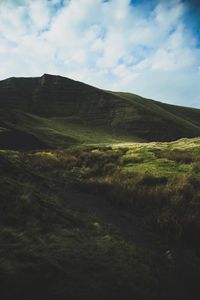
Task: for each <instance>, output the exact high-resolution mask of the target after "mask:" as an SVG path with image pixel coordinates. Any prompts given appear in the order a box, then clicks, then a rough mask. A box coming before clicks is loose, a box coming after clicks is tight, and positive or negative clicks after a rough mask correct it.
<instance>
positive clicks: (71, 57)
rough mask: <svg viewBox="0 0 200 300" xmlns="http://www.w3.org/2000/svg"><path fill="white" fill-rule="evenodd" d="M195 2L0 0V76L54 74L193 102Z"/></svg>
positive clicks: (197, 51) (199, 57)
mask: <svg viewBox="0 0 200 300" xmlns="http://www.w3.org/2000/svg"><path fill="white" fill-rule="evenodd" d="M198 3H199V1H198V0H193V1H192V0H190V1H189V0H188V1H183V0H165V1H164V0H0V79H4V78H7V77H11V76H41V75H42V74H43V73H50V74H59V75H63V76H67V77H70V78H73V79H76V80H80V81H84V82H86V83H89V84H92V85H95V86H97V87H101V88H104V89H111V90H117V91H129V92H133V93H136V94H140V95H142V96H145V97H148V98H153V99H156V100H161V101H164V102H169V103H176V104H181V105H186V106H194V107H199V108H200V8H199V5H198Z"/></svg>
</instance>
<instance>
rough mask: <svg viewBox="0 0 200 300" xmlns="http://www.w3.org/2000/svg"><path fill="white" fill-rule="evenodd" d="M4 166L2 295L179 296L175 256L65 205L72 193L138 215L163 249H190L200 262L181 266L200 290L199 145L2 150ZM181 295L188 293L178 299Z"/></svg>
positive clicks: (0, 186) (192, 259) (0, 194)
mask: <svg viewBox="0 0 200 300" xmlns="http://www.w3.org/2000/svg"><path fill="white" fill-rule="evenodd" d="M0 164H1V169H0V172H1V174H0V175H1V177H0V244H1V248H0V257H1V258H0V279H1V289H0V292H1V293H2V299H13V298H14V297H16V298H17V297H21V298H24V299H36V297H37V299H43V298H44V297H45V298H46V299H66V298H67V297H68V298H69V299H80V298H82V299H94V298H96V299H157V298H159V299H165V298H164V296H163V295H165V297H166V299H167V296H168V295H173V293H174V294H176V292H177V291H175V290H174V291H173V288H174V289H176V287H173V285H172V286H170V287H171V289H172V290H171V291H168V290H167V289H168V288H169V285H168V281H169V277H170V276H171V274H172V273H173V272H174V270H175V271H177V269H176V268H177V264H176V261H175V257H173V256H172V257H169V259H166V258H165V256H164V254H163V255H160V254H159V249H157V250H156V252H155V253H152V249H146V248H145V247H143V249H142V247H141V246H138V245H137V244H135V243H134V241H128V240H127V239H126V237H124V236H123V235H122V233H121V232H119V231H118V230H116V228H115V227H114V226H111V225H110V224H106V223H104V222H103V221H102V220H101V219H99V218H98V216H97V217H96V216H93V215H92V214H90V213H87V214H85V213H81V212H80V211H78V210H70V209H68V208H66V206H65V201H67V199H69V200H70V197H71V199H73V201H76V198H74V196H73V197H72V195H73V191H76V192H77V191H79V193H78V194H77V195H78V196H76V197H82V196H81V195H87V194H90V195H93V197H100V199H101V198H102V199H106V201H108V202H109V203H111V205H112V206H113V207H116V208H118V209H119V211H120V210H122V209H124V210H125V211H127V212H129V213H131V214H137V216H139V218H142V219H143V223H144V227H145V228H148V229H149V228H150V230H151V231H152V232H153V233H155V234H156V235H157V236H158V237H159V243H160V244H159V245H158V248H159V247H160V248H161V249H162V246H163V245H164V248H163V249H165V250H167V249H170V251H172V252H173V251H174V253H175V251H177V250H176V249H179V250H180V249H186V251H187V255H189V263H188V264H189V265H190V268H191V266H195V269H192V270H191V269H190V270H188V269H187V267H186V265H183V269H184V270H183V272H185V274H186V275H187V273H189V272H190V275H191V278H189V279H190V280H191V282H189V281H187V285H188V287H189V290H190V292H191V290H192V289H194V287H195V288H197V287H198V284H196V282H197V279H198V276H199V275H200V271H199V269H200V258H199V249H200V239H199V235H200V139H198V138H196V139H182V140H179V141H175V142H170V143H146V144H145V143H143V144H140V143H135V144H113V145H108V146H95V145H93V146H88V147H82V148H81V147H76V148H70V149H68V150H41V151H39V150H37V151H30V152H18V151H8V150H1V151H0ZM77 200H78V201H81V199H77ZM71 201H72V200H71ZM171 249H172V250H171ZM188 251H189V252H188ZM188 253H189V254H188ZM187 259H188V256H187ZM192 268H193V267H192ZM176 280H178V278H176ZM174 285H176V283H174ZM159 286H160V289H159ZM163 290H164V291H163ZM195 292H196V291H195ZM177 293H178V292H177ZM191 293H192V292H191ZM161 295H162V296H161ZM191 295H192V294H190V296H191ZM6 297H7V298H6ZM174 297H175V296H174ZM181 297H183V298H184V288H183V295H182V296H180V295H178V294H177V295H176V297H175V299H181ZM185 297H186V299H188V295H185ZM191 297H192V296H191ZM191 299H192V298H191Z"/></svg>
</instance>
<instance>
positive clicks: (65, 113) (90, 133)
mask: <svg viewBox="0 0 200 300" xmlns="http://www.w3.org/2000/svg"><path fill="white" fill-rule="evenodd" d="M199 120H200V110H198V109H192V108H185V107H179V106H173V105H168V104H164V103H161V102H157V101H153V100H149V99H145V98H142V97H140V96H137V95H134V94H129V93H114V92H109V91H103V90H101V89H97V88H95V87H92V86H89V85H86V84H84V83H81V82H77V81H74V80H71V79H68V78H64V77H61V76H53V75H48V74H44V75H43V76H42V77H38V78H9V79H6V80H2V81H0V127H1V130H0V137H1V138H0V145H1V147H2V148H10V149H12V148H13V147H14V148H16V149H19V147H21V148H26V147H29V148H30V149H31V148H43V147H47V148H48V147H53V148H58V147H63V146H69V145H73V144H80V143H81V144H91V143H99V142H100V143H110V142H113V141H116V142H120V141H121V142H128V141H129V142H132V141H170V140H175V139H178V138H182V137H195V136H199V135H200V121H199ZM25 140H26V144H25V145H24V142H23V141H25ZM17 141H20V142H17ZM20 145H21V146H20ZM27 145H30V146H27ZM34 145H35V147H34Z"/></svg>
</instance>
